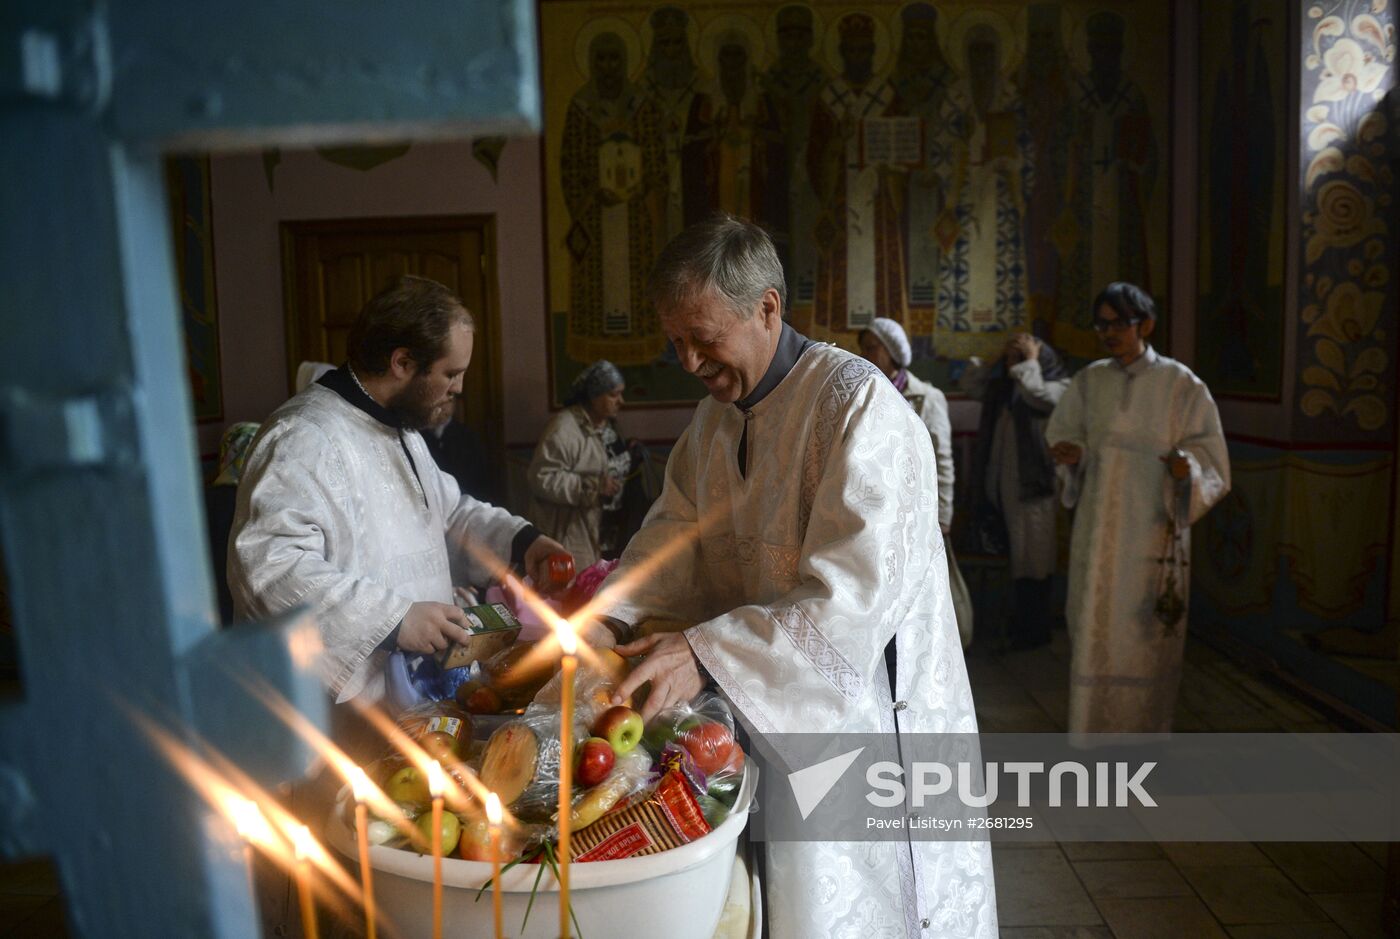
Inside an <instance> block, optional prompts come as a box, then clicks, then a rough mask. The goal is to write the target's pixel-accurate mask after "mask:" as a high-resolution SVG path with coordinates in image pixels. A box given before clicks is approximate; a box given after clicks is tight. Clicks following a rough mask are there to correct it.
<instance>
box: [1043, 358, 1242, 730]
mask: <svg viewBox="0 0 1400 939" xmlns="http://www.w3.org/2000/svg"><path fill="white" fill-rule="evenodd" d="M1045 437H1046V439H1047V440H1048V441H1049V442H1050V444H1051V445H1052V446H1053V445H1054V444H1056V443H1060V442H1062V441H1064V442H1069V443H1073V444H1075V445H1077V446H1079V447H1080V448H1082V450H1083V455H1082V456H1081V457H1080V461H1079V463H1078V465H1077V466H1075V467H1074V468H1073V469H1067V468H1066V467H1063V466H1062V467H1060V468H1059V473H1060V478H1061V480H1062V483H1063V488H1062V499H1063V501H1064V504H1065V505H1066V506H1067V507H1070V508H1075V507H1076V505H1077V508H1076V511H1075V516H1074V534H1073V538H1072V540H1071V542H1070V555H1069V599H1068V603H1067V605H1066V610H1065V615H1066V618H1067V619H1068V621H1069V634H1070V646H1071V659H1070V690H1069V730H1070V732H1071V733H1166V732H1168V731H1170V730H1171V725H1172V715H1173V714H1174V713H1175V709H1176V695H1177V688H1178V685H1179V684H1180V681H1181V657H1182V651H1183V648H1184V646H1185V643H1186V617H1185V615H1183V616H1182V618H1181V621H1180V622H1179V623H1177V624H1176V625H1175V626H1174V627H1172V628H1170V629H1169V628H1167V627H1166V626H1164V625H1163V623H1162V622H1160V621H1159V620H1158V619H1157V616H1156V614H1155V612H1154V606H1155V604H1156V601H1157V597H1158V595H1159V593H1160V591H1161V587H1162V574H1163V566H1162V563H1161V560H1160V559H1161V558H1162V557H1163V556H1164V548H1165V546H1166V538H1167V522H1168V520H1169V519H1170V518H1175V519H1176V523H1177V528H1178V530H1179V532H1180V537H1181V539H1182V542H1183V545H1182V549H1183V553H1184V556H1185V557H1187V558H1189V557H1190V555H1191V529H1190V526H1191V525H1192V524H1194V523H1195V522H1196V521H1197V520H1198V519H1199V518H1200V517H1201V516H1203V515H1205V513H1206V512H1207V510H1209V509H1210V507H1211V506H1213V505H1214V504H1215V503H1216V502H1219V501H1220V500H1221V499H1222V498H1224V496H1225V494H1226V493H1227V492H1229V491H1230V455H1229V451H1228V450H1227V449H1226V445H1225V436H1224V434H1223V432H1222V431H1221V429H1220V414H1219V412H1218V411H1217V410H1216V407H1215V401H1214V399H1213V398H1211V396H1210V390H1209V389H1208V388H1206V385H1205V382H1203V381H1201V380H1200V379H1199V378H1197V377H1196V376H1195V375H1194V374H1193V373H1192V372H1191V370H1190V369H1189V368H1187V367H1186V366H1184V365H1182V364H1181V363H1180V362H1177V361H1176V360H1175V359H1169V358H1167V357H1166V356H1164V355H1158V354H1157V353H1156V352H1155V351H1153V349H1152V348H1151V347H1150V346H1149V347H1148V349H1147V353H1146V354H1145V355H1143V356H1142V357H1141V358H1139V359H1138V360H1137V361H1135V362H1133V363H1132V364H1131V365H1129V366H1127V367H1126V368H1124V367H1123V366H1122V365H1120V364H1119V363H1118V362H1117V360H1115V359H1100V360H1099V361H1097V362H1093V363H1091V364H1090V365H1089V366H1087V367H1086V368H1085V369H1084V370H1083V371H1081V372H1080V373H1079V374H1077V375H1075V376H1074V379H1073V381H1071V382H1070V386H1069V390H1068V391H1066V392H1065V395H1064V397H1062V398H1061V399H1060V403H1059V404H1058V405H1057V406H1056V408H1055V411H1054V413H1053V414H1051V415H1050V423H1049V425H1048V426H1047V427H1046V431H1045ZM1177 447H1180V448H1181V449H1182V450H1183V451H1185V453H1186V458H1187V460H1188V462H1189V463H1190V464H1191V475H1190V478H1189V479H1187V480H1183V481H1182V482H1180V483H1178V482H1175V481H1174V480H1172V478H1171V477H1170V475H1168V473H1167V470H1166V466H1165V464H1164V463H1163V462H1162V457H1164V456H1166V455H1167V454H1168V453H1170V452H1171V451H1172V450H1173V449H1174V448H1177ZM1189 577H1190V571H1189V569H1187V568H1185V567H1183V568H1182V569H1181V570H1179V571H1178V572H1177V581H1178V584H1179V588H1178V589H1179V591H1180V596H1181V597H1183V598H1188V599H1189V597H1190V595H1191V594H1190V579H1189Z"/></svg>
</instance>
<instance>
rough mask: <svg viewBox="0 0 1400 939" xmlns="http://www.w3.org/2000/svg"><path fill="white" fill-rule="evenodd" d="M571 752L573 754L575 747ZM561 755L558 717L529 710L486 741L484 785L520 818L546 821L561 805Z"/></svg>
mask: <svg viewBox="0 0 1400 939" xmlns="http://www.w3.org/2000/svg"><path fill="white" fill-rule="evenodd" d="M575 736H576V737H577V736H578V735H577V734H576V735H575ZM578 739H582V738H581V737H580V738H578ZM577 742H578V740H577V739H576V740H575V741H574V743H575V744H577ZM569 749H570V753H571V755H572V750H573V747H570V748H569ZM560 753H561V750H560V746H559V716H558V714H554V715H550V714H549V713H547V712H545V711H536V712H534V713H530V712H529V711H527V712H526V714H525V715H524V716H523V717H520V718H517V719H516V720H513V721H509V722H507V723H505V724H502V725H501V726H500V727H499V728H497V730H496V732H495V733H494V734H492V735H491V739H489V740H488V741H486V749H485V751H484V752H483V753H482V756H481V782H482V785H484V786H486V788H487V789H490V790H491V791H492V792H494V793H496V795H497V796H498V797H499V798H500V800H501V804H502V805H504V806H505V807H506V808H508V809H510V811H511V813H512V814H513V815H515V816H516V817H517V818H521V819H524V820H525V821H544V820H546V819H548V818H549V816H550V813H551V812H553V811H554V809H555V808H557V807H558V804H559V759H560Z"/></svg>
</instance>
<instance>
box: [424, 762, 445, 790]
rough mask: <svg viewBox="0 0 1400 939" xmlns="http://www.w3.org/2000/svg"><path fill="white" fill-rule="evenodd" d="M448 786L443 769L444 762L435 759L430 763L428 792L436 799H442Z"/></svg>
mask: <svg viewBox="0 0 1400 939" xmlns="http://www.w3.org/2000/svg"><path fill="white" fill-rule="evenodd" d="M446 788H447V777H446V775H445V774H444V773H443V771H442V764H441V763H439V762H438V761H437V760H433V761H432V762H431V763H429V764H428V794H429V795H431V796H432V797H433V798H434V799H440V798H442V793H443V790H445V789H446Z"/></svg>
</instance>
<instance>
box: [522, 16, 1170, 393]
mask: <svg viewBox="0 0 1400 939" xmlns="http://www.w3.org/2000/svg"><path fill="white" fill-rule="evenodd" d="M1171 6H1172V5H1171V4H1165V3H1161V2H1160V0H1121V2H1115V3H1112V4H1107V3H1076V2H1064V3H1059V2H1024V0H990V2H979V3H971V2H956V3H938V4H936V5H934V4H929V3H923V2H914V3H904V4H900V3H893V2H876V3H852V2H849V0H816V2H811V3H792V4H786V5H784V4H781V3H776V4H775V3H760V2H753V3H747V4H745V3H734V2H729V0H721V2H691V3H686V4H683V5H679V6H658V5H656V4H654V3H646V2H642V0H623V2H606V3H604V2H598V3H594V2H591V0H545V2H543V3H542V4H541V13H540V22H541V30H540V36H541V45H542V55H541V61H542V65H543V90H544V113H545V134H544V137H545V144H544V164H545V182H546V200H545V202H546V205H545V214H546V252H547V257H548V271H549V274H548V276H549V281H548V291H549V304H550V310H551V311H552V312H551V313H550V335H551V343H550V354H551V358H550V362H551V372H552V379H553V387H554V391H555V397H556V400H557V398H558V396H559V393H560V392H561V390H562V389H563V388H566V387H567V385H568V382H569V381H570V380H571V379H572V377H573V376H574V375H575V374H577V373H578V371H579V370H580V369H581V368H582V367H583V366H584V365H586V364H587V363H588V362H589V361H591V360H593V359H596V358H600V357H605V358H609V359H612V360H613V361H614V362H616V363H617V364H618V365H619V366H621V367H622V369H623V372H624V375H625V376H626V378H627V384H628V392H629V393H628V397H629V399H630V400H632V401H633V402H635V403H639V404H654V403H666V402H683V401H693V400H695V399H696V398H697V397H698V396H699V395H700V394H702V393H703V389H702V388H701V386H700V385H699V384H698V383H697V382H695V381H694V379H692V378H691V377H690V376H688V375H685V374H684V373H683V372H682V371H681V370H680V368H679V367H678V365H677V364H676V361H675V357H674V353H672V352H671V350H670V348H669V346H668V344H667V342H666V340H665V337H664V335H663V334H662V332H661V330H660V328H659V324H658V322H657V319H656V315H655V312H654V311H653V310H651V309H650V305H649V303H648V302H647V298H646V290H645V283H646V275H647V273H648V271H649V269H650V266H651V263H652V261H653V260H654V258H655V256H656V253H657V252H658V251H659V250H660V249H661V247H662V246H663V245H664V244H665V243H666V242H667V241H668V240H669V239H670V238H671V237H672V236H673V235H675V234H676V233H678V232H679V231H680V230H681V229H682V228H684V227H685V226H686V225H687V224H689V223H691V222H693V221H696V220H698V219H700V218H703V217H704V216H705V215H707V214H708V213H709V212H711V211H713V210H715V209H723V210H725V211H729V212H732V213H734V214H738V215H743V216H746V217H748V218H751V219H753V220H754V221H757V222H759V223H760V224H762V225H764V226H765V227H766V228H767V229H768V230H769V231H770V232H772V234H773V235H774V240H775V242H776V243H777V246H778V250H779V252H780V254H781V255H782V258H783V262H784V266H785V269H786V271H787V275H788V289H789V309H790V313H791V320H792V322H793V324H794V325H795V326H797V327H798V328H799V329H801V330H802V331H804V332H806V333H807V334H808V335H810V336H812V337H813V338H815V339H819V340H827V341H831V342H836V343H839V344H841V345H844V346H847V347H854V345H855V341H856V336H857V334H858V333H859V331H860V329H861V328H862V327H863V326H864V325H865V324H867V323H868V322H869V321H870V319H871V318H872V317H873V316H890V317H893V318H895V319H898V320H900V321H901V322H903V323H904V325H905V326H906V328H907V329H908V331H909V333H910V335H911V339H912V340H913V344H914V346H915V350H916V358H917V359H919V360H920V361H919V363H918V365H916V371H919V370H921V369H922V370H925V371H924V373H925V374H926V375H927V374H930V373H929V372H928V371H927V370H928V369H930V368H933V367H934V365H933V362H934V359H933V357H935V356H936V357H938V358H939V359H940V360H942V364H941V365H939V366H937V367H938V368H941V369H943V372H942V375H943V376H945V377H946V376H947V375H948V368H949V367H950V366H951V364H953V363H956V362H960V361H962V360H965V359H966V358H967V357H968V356H970V355H974V354H976V355H983V356H987V355H995V354H996V353H997V352H998V351H999V350H1000V349H1001V347H1002V345H1003V344H1004V343H1005V340H1006V337H1007V334H1008V333H1009V332H1011V331H1016V330H1027V329H1031V328H1034V329H1036V330H1037V331H1039V332H1040V333H1042V334H1043V335H1046V336H1049V337H1051V338H1052V340H1053V341H1054V342H1055V343H1056V344H1057V345H1059V346H1060V347H1061V348H1062V349H1063V350H1064V351H1066V352H1068V353H1070V354H1071V355H1073V356H1076V357H1089V356H1096V355H1098V354H1099V345H1098V341H1097V338H1096V336H1095V334H1094V332H1093V330H1092V328H1091V323H1090V320H1091V317H1090V311H1089V302H1090V301H1091V299H1092V297H1093V296H1094V294H1095V293H1096V292H1097V291H1098V290H1099V289H1101V288H1102V287H1103V285H1104V284H1105V283H1106V282H1108V281H1110V280H1115V279H1129V280H1136V281H1138V282H1140V283H1142V284H1143V285H1144V286H1146V287H1148V288H1149V289H1151V290H1153V291H1154V292H1156V294H1157V297H1158V299H1159V301H1162V302H1161V306H1162V307H1164V308H1169V304H1168V302H1167V301H1168V298H1166V297H1165V296H1163V294H1162V291H1163V290H1164V288H1165V286H1166V284H1167V283H1168V271H1167V244H1168V212H1167V209H1168V206H1169V205H1170V192H1169V187H1168V174H1167V167H1168V164H1169V160H1168V159H1167V156H1168V154H1169V153H1170V152H1171V147H1170V141H1169V139H1168V128H1169V126H1170V120H1169V107H1168V103H1169V95H1170V91H1171V43H1170V42H1169V41H1168V38H1169V37H1170V33H1171V26H1172V21H1171ZM1163 332H1164V333H1165V332H1166V330H1163Z"/></svg>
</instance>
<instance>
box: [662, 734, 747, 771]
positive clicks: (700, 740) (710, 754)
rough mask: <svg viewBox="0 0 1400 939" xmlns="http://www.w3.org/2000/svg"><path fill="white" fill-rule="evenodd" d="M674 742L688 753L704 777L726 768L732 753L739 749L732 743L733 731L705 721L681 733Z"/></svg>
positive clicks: (732, 756)
mask: <svg viewBox="0 0 1400 939" xmlns="http://www.w3.org/2000/svg"><path fill="white" fill-rule="evenodd" d="M676 742H677V743H679V744H680V745H681V746H683V747H685V748H686V750H687V751H689V753H690V758H691V759H693V760H694V761H695V765H696V767H698V768H699V769H700V771H701V772H703V773H704V774H705V775H706V776H709V775H711V774H713V773H717V772H719V771H720V770H722V769H724V768H725V767H726V766H728V765H729V762H730V761H731V760H732V759H733V758H734V751H735V750H738V749H739V747H738V745H737V744H735V743H734V733H733V731H731V730H730V729H729V728H728V727H725V726H724V725H723V724H719V723H716V722H714V721H705V722H702V723H700V724H697V725H695V726H694V727H690V728H687V729H685V730H683V731H681V733H680V734H679V735H678V736H677V737H676Z"/></svg>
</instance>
